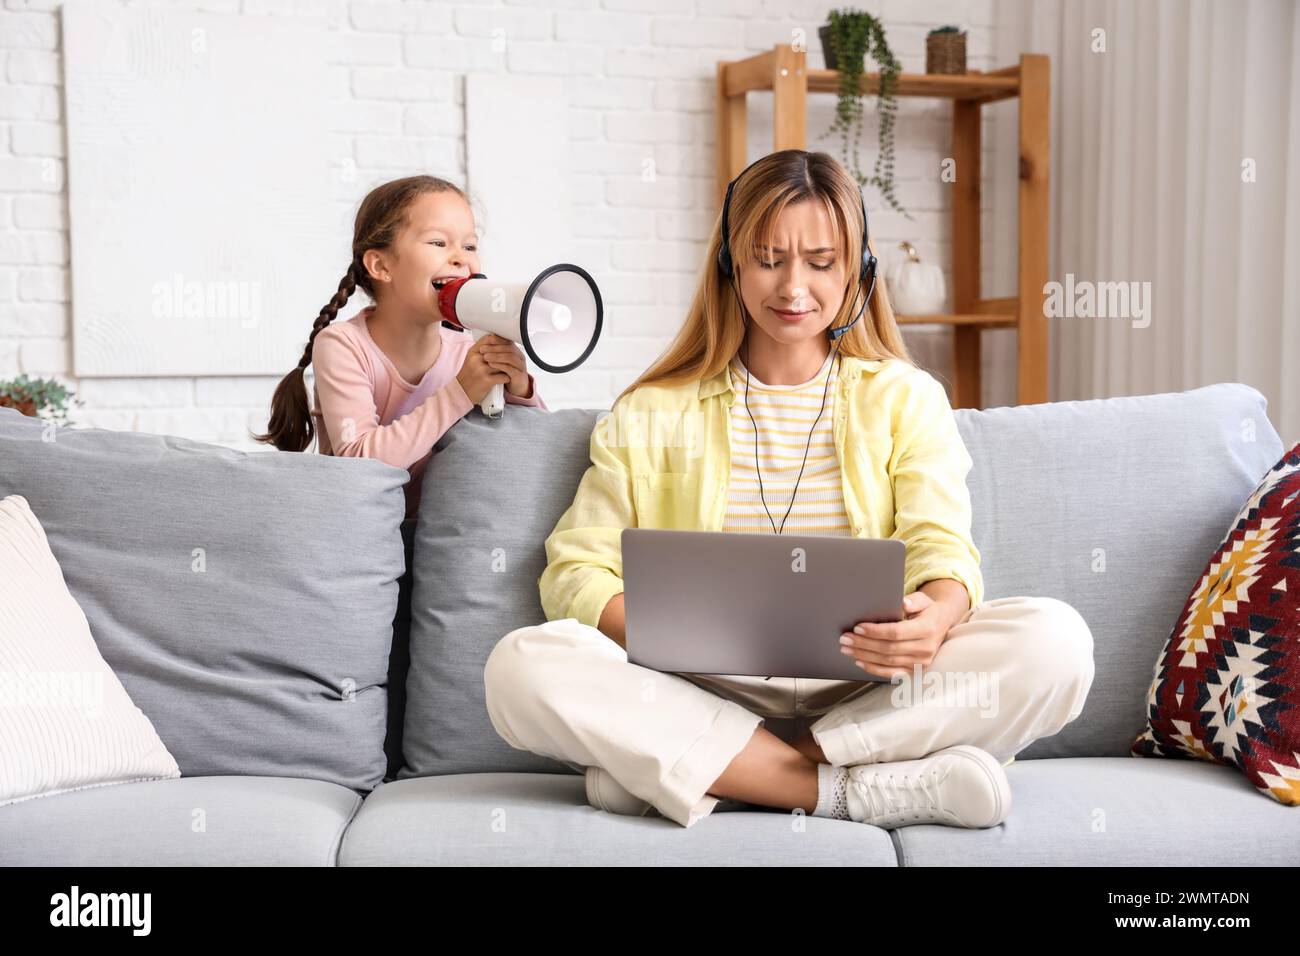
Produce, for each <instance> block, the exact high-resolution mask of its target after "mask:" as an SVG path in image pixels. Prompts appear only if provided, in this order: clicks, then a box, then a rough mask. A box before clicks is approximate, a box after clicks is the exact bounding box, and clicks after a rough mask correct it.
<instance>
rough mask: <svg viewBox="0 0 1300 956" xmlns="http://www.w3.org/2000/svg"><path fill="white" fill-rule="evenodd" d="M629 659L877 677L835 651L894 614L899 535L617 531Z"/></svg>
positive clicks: (668, 667)
mask: <svg viewBox="0 0 1300 956" xmlns="http://www.w3.org/2000/svg"><path fill="white" fill-rule="evenodd" d="M621 540H622V548H623V609H624V614H625V626H626V631H625V634H626V647H627V655H628V660H629V661H630V662H632V663H633V664H640V665H642V666H643V667H651V668H654V669H655V670H657V671H663V672H680V673H690V674H752V675H757V676H762V677H799V678H814V679H821V680H855V681H888V678H887V677H882V676H879V675H873V674H868V673H867V672H866V671H864V670H863V669H862V668H860V667H858V666H857V665H856V664H855V663H854V658H852V657H850V656H848V655H847V654H843V653H841V651H840V647H841V645H840V642H839V640H840V635H841V634H843V633H845V632H848V631H852V630H853V627H854V625H855V624H857V623H858V622H860V621H874V622H880V621H901V620H902V619H903V617H904V613H903V557H904V553H905V546H904V544H903V542H901V541H895V540H892V539H883V538H853V537H842V536H838V535H808V534H763V533H754V534H751V533H745V532H732V531H676V530H669V529H663V528H625V529H623V532H622V536H621Z"/></svg>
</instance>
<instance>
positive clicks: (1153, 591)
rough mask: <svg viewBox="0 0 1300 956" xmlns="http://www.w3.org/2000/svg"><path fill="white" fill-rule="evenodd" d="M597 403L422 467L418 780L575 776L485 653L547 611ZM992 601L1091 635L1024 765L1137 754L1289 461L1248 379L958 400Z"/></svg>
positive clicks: (511, 418) (472, 429)
mask: <svg viewBox="0 0 1300 956" xmlns="http://www.w3.org/2000/svg"><path fill="white" fill-rule="evenodd" d="M602 414H604V412H603V411H599V410H585V409H584V410H578V409H568V410H564V411H558V412H550V413H548V412H543V411H540V410H534V409H517V408H512V409H510V410H509V411H508V412H507V414H505V415H504V416H502V418H500V419H497V420H488V419H486V418H484V417H483V416H482V415H480V414H477V413H475V412H471V413H470V414H469V415H467V416H466V417H465V418H464V419H462V420H461V421H460V422H459V423H458V424H457V425H456V427H455V428H454V429H452V430H451V431H450V432H448V433H447V435H446V436H444V439H443V440H442V442H440V445H439V454H437V455H435V456H434V457H433V459H432V460H431V461H430V463H429V466H428V469H427V471H426V473H425V479H424V488H423V497H422V500H421V512H420V521H419V525H418V527H417V530H416V549H415V574H414V576H415V581H414V589H413V595H414V597H413V601H412V621H411V674H410V677H409V678H408V683H407V692H408V700H407V711H406V723H405V741H404V755H405V760H406V767H405V769H404V770H403V771H402V773H401V775H402V776H404V777H405V776H414V775H421V774H439V773H465V772H489V771H507V770H525V771H549V772H567V771H568V768H567V767H566V766H565V765H563V764H560V763H558V762H556V761H554V760H551V759H549V758H545V757H540V756H536V755H534V754H531V753H526V752H522V751H516V750H513V749H512V748H510V747H509V745H508V744H506V743H505V742H504V741H502V740H501V738H500V737H499V736H498V735H497V734H496V732H495V731H494V730H493V729H492V726H491V724H490V722H489V721H488V718H487V714H486V711H485V709H484V703H483V682H482V678H483V664H484V662H485V660H486V659H487V655H488V653H489V652H490V651H491V649H492V647H493V646H494V645H495V643H496V641H498V640H499V639H500V638H501V637H502V636H504V635H505V634H506V633H508V632H509V631H511V630H514V629H515V628H518V627H522V626H524V625H528V624H536V623H540V622H542V621H544V620H545V616H544V614H543V612H542V608H541V604H540V599H539V596H538V591H537V579H538V577H539V576H540V575H541V572H542V570H543V569H544V568H545V566H546V555H545V549H544V545H543V542H544V541H545V539H546V537H547V536H548V535H549V534H550V532H551V530H552V529H553V528H554V526H555V523H556V522H557V521H558V520H559V517H560V515H561V514H562V513H563V512H564V510H565V509H566V508H567V507H568V506H569V504H570V503H571V502H572V500H573V495H574V492H575V491H576V489H577V486H578V482H579V480H580V479H581V477H582V474H583V472H584V471H585V470H586V468H587V466H588V464H589V459H588V442H589V438H590V435H591V432H592V429H593V427H594V426H595V424H596V421H597V420H598V418H599V416H600V415H602ZM956 417H957V421H958V425H959V428H960V431H961V434H962V436H963V439H964V440H965V442H966V444H967V448H968V450H969V451H970V453H971V457H972V459H973V461H974V467H973V469H972V471H971V474H970V476H969V477H968V479H967V484H968V486H969V488H970V491H971V497H972V508H973V515H974V527H973V534H974V538H975V543H976V546H977V547H978V548H979V549H980V552H981V567H982V570H983V572H984V576H985V585H986V598H989V599H991V598H994V597H1002V596H1010V595H1016V594H1032V595H1041V596H1048V597H1056V598H1060V599H1062V600H1064V601H1067V602H1069V603H1070V604H1072V605H1073V606H1074V607H1075V608H1077V609H1078V610H1079V611H1080V613H1081V614H1082V615H1083V616H1084V618H1085V619H1086V620H1087V621H1088V623H1089V624H1090V625H1091V627H1092V631H1093V638H1094V645H1095V649H1094V653H1095V659H1096V677H1095V679H1094V682H1093V687H1092V690H1091V692H1090V695H1089V699H1088V703H1087V705H1086V707H1085V709H1084V711H1083V713H1082V714H1081V715H1080V717H1079V718H1078V719H1077V720H1075V721H1074V722H1073V723H1071V724H1070V725H1068V726H1067V727H1066V728H1065V729H1064V730H1063V731H1062V732H1061V733H1059V734H1057V735H1056V736H1054V737H1050V738H1044V739H1042V740H1039V741H1037V742H1035V743H1034V744H1032V745H1030V746H1029V747H1028V748H1026V749H1025V750H1024V751H1022V752H1021V754H1020V756H1021V757H1022V758H1030V757H1048V756H1102V755H1106V756H1122V755H1125V754H1127V752H1128V745H1129V743H1131V741H1132V739H1133V738H1134V736H1136V734H1137V733H1138V731H1139V730H1140V729H1141V727H1142V726H1143V722H1144V718H1143V705H1144V701H1145V695H1146V691H1147V687H1148V685H1149V683H1150V681H1151V678H1152V675H1153V673H1154V668H1155V662H1156V658H1157V656H1158V654H1159V652H1160V648H1161V646H1162V643H1163V641H1164V639H1165V638H1166V637H1167V636H1168V634H1169V632H1170V630H1171V628H1172V627H1173V626H1174V623H1175V621H1176V620H1177V617H1178V612H1179V610H1180V609H1181V607H1182V605H1183V603H1184V601H1185V600H1186V599H1187V597H1188V595H1189V593H1190V591H1191V589H1192V586H1193V585H1194V583H1195V581H1196V579H1197V577H1198V575H1199V574H1200V572H1201V571H1202V569H1203V567H1204V565H1205V562H1206V561H1207V559H1208V558H1209V556H1210V554H1211V552H1212V551H1213V550H1214V548H1215V547H1216V546H1217V545H1218V543H1219V542H1220V541H1221V539H1222V538H1223V536H1224V535H1225V534H1226V533H1227V531H1228V527H1229V524H1230V523H1231V521H1232V518H1233V516H1234V515H1235V514H1236V511H1237V509H1238V508H1239V507H1240V506H1241V504H1242V502H1243V501H1244V500H1245V499H1246V497H1247V496H1248V495H1249V494H1250V492H1251V491H1252V490H1253V489H1254V487H1255V485H1256V484H1257V483H1258V481H1259V479H1260V478H1261V477H1262V476H1263V474H1264V473H1265V472H1266V471H1267V470H1268V468H1269V467H1270V466H1271V465H1272V464H1273V462H1274V461H1276V459H1277V458H1278V457H1279V456H1280V454H1281V451H1282V449H1281V442H1280V440H1279V438H1278V436H1277V433H1276V431H1275V430H1274V429H1273V426H1272V425H1271V424H1270V423H1269V421H1268V418H1267V415H1266V402H1265V399H1264V397H1263V396H1262V395H1261V394H1260V393H1259V392H1258V391H1256V390H1255V389H1253V388H1251V387H1250V386H1246V385H1239V384H1223V385H1213V386H1208V387H1206V388H1198V389H1194V390H1191V391H1187V392H1182V393H1167V394H1160V395H1148V396H1138V397H1132V398H1112V399H1103V400H1096V401H1077V402H1058V403H1051V404H1043V405H1027V406H1016V407H1008V408H994V409H989V410H984V411H978V410H972V409H959V410H957V412H956Z"/></svg>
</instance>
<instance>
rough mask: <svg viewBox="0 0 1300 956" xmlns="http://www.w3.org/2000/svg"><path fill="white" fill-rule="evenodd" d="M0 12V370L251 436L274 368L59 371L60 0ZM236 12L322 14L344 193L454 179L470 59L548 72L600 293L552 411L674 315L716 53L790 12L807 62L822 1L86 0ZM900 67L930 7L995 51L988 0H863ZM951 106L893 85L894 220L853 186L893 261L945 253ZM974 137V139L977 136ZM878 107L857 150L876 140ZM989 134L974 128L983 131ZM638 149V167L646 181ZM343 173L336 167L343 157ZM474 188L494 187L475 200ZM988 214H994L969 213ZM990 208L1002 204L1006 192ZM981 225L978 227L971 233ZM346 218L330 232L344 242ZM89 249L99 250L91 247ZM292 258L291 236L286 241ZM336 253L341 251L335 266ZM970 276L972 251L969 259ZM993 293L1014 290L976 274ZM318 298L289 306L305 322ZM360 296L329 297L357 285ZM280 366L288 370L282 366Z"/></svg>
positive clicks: (551, 386)
mask: <svg viewBox="0 0 1300 956" xmlns="http://www.w3.org/2000/svg"><path fill="white" fill-rule="evenodd" d="M2 2H3V9H2V10H0V379H3V378H10V377H12V376H14V375H16V374H18V373H20V372H26V373H29V374H31V375H36V376H57V377H60V378H62V379H63V380H64V381H67V382H68V384H69V385H70V386H71V387H72V388H73V389H74V391H75V392H76V393H77V394H78V395H79V397H81V398H82V399H83V400H84V401H85V406H84V407H83V408H81V409H79V410H78V412H77V414H76V417H75V420H76V421H77V422H79V423H83V424H87V425H93V426H98V427H106V428H115V429H139V430H146V431H154V432H163V433H168V434H175V435H183V436H186V437H190V438H195V439H199V440H206V441H214V442H220V443H224V444H229V445H233V446H236V447H241V448H245V449H257V448H260V447H261V446H257V445H254V444H253V443H252V442H251V441H249V440H248V438H247V430H248V429H250V428H252V429H256V430H261V429H262V428H264V427H265V423H266V417H267V409H268V402H269V399H270V394H271V391H272V389H273V388H274V386H275V383H276V381H277V379H276V378H273V377H266V378H262V377H255V378H229V377H208V378H160V379H118V380H111V379H110V380H105V379H86V380H80V381H78V380H76V379H73V378H70V377H68V373H69V371H70V366H69V361H70V351H71V348H70V346H71V343H70V339H69V301H68V300H69V293H68V289H69V281H68V236H67V221H68V220H67V216H68V212H67V198H66V190H65V184H64V138H65V137H64V129H63V122H62V121H63V112H62V104H61V94H62V91H61V88H60V87H61V82H62V80H61V77H62V64H61V62H60V30H59V15H60V14H59V8H60V7H61V5H62V2H61V0H2ZM103 2H105V3H109V2H119V3H122V4H123V5H124V6H137V7H139V6H170V7H180V8H183V9H188V10H203V11H209V12H215V13H222V14H228V15H231V16H239V15H241V14H263V15H307V16H318V17H322V18H324V20H325V22H326V23H327V24H328V25H329V27H330V29H331V31H332V34H333V36H334V38H335V41H336V42H335V43H334V45H333V47H332V49H331V50H330V53H329V60H330V63H331V64H332V69H333V71H334V72H333V75H332V78H331V82H330V87H329V90H328V94H329V96H330V98H331V101H332V109H331V115H332V121H331V123H332V125H331V133H332V134H333V139H332V141H333V143H334V144H335V148H336V149H337V150H338V156H337V160H336V167H337V168H338V169H339V170H340V175H339V176H338V177H336V181H335V183H334V190H335V192H334V195H333V196H332V197H327V198H334V199H341V200H344V201H346V202H348V203H350V204H351V205H352V206H353V207H355V204H356V203H357V202H359V201H360V199H361V197H362V195H364V193H365V191H366V190H367V189H369V188H370V187H371V186H372V185H374V184H376V183H378V182H381V181H383V180H386V179H390V178H393V177H396V176H401V175H407V174H410V173H413V172H433V173H435V174H441V175H445V176H448V177H450V178H453V179H457V180H463V177H464V164H465V160H464V147H463V141H462V140H463V133H464V119H463V116H462V113H461V105H462V104H463V102H464V87H463V83H462V82H461V76H462V75H463V74H464V73H465V72H467V71H505V72H507V73H509V74H512V75H518V76H519V80H520V82H521V83H526V82H527V78H528V76H529V75H548V76H556V75H558V76H562V77H564V78H565V80H566V88H567V90H568V93H569V96H570V99H571V104H572V115H571V132H572V137H573V139H574V140H575V149H574V150H573V157H572V163H571V168H569V169H568V170H567V173H566V172H565V171H563V170H561V171H560V172H561V174H567V175H568V176H569V177H570V186H571V188H572V190H573V192H574V194H575V196H576V197H577V198H576V200H575V201H576V202H578V203H580V204H581V205H582V207H583V210H582V215H581V216H580V217H578V222H579V228H580V231H579V236H578V238H579V240H580V241H579V249H580V250H581V252H582V255H583V257H584V258H583V260H582V261H583V262H584V264H586V265H587V266H588V267H589V268H590V269H592V271H593V272H595V273H596V274H597V276H598V279H599V281H600V284H601V288H602V292H603V293H604V296H605V300H606V303H607V325H606V335H605V338H604V339H603V340H602V343H601V345H600V346H599V347H598V349H597V351H596V352H595V353H594V354H593V356H592V358H591V359H590V360H589V361H588V363H587V364H586V365H585V366H584V367H583V369H581V370H580V371H578V372H576V373H573V374H571V375H568V376H563V377H554V378H551V379H548V381H547V390H546V396H547V401H548V404H550V405H551V407H552V408H559V407H564V406H582V407H590V408H595V407H608V404H609V402H610V401H611V400H612V398H613V396H614V395H616V394H617V393H618V392H619V391H620V390H621V389H622V388H623V387H624V386H625V385H626V384H627V383H628V382H630V381H631V380H632V378H633V377H635V375H636V374H637V373H638V372H640V371H641V370H643V369H644V368H645V367H646V366H647V365H648V364H649V363H650V362H651V361H652V360H653V359H654V358H655V356H656V355H657V354H658V353H659V351H660V350H661V349H662V348H663V346H664V345H665V344H667V342H668V340H669V339H670V338H671V336H672V333H673V332H674V331H675V329H676V328H677V326H678V325H679V323H680V320H681V313H682V311H683V308H684V306H685V304H686V303H687V302H688V300H689V298H690V295H691V291H692V289H693V286H694V283H695V280H696V276H697V273H698V269H699V267H700V266H701V260H702V250H703V248H704V240H705V239H706V237H707V235H708V230H709V229H710V227H711V226H712V223H713V218H714V215H715V213H714V210H713V206H712V203H713V164H714V149H713V147H714V132H713V81H714V73H715V64H716V62H717V61H718V60H719V59H739V58H742V57H744V56H747V55H749V54H751V53H755V52H759V51H761V50H765V49H770V48H771V46H772V45H773V44H775V43H778V42H783V41H788V40H789V38H790V36H791V31H793V30H794V29H796V28H803V29H804V30H805V31H806V35H807V38H808V44H809V59H810V62H812V63H815V64H816V65H818V66H820V65H821V50H820V45H819V43H818V40H817V32H816V31H817V27H818V26H819V25H820V24H821V23H822V22H824V20H825V16H826V13H827V11H828V10H829V9H830V8H831V7H832V6H836V4H832V3H824V2H811V3H809V2H802V0H509V2H505V3H498V2H491V0H481V2H454V3H441V2H423V0H409V2H398V0H175V2H163V0H103ZM865 6H866V8H867V9H871V10H873V11H875V12H877V13H880V14H882V15H883V17H884V19H885V22H886V25H887V28H888V30H889V36H890V39H891V45H892V46H893V49H894V51H895V53H896V54H897V55H898V56H899V57H900V59H901V60H902V63H903V68H904V69H905V70H907V71H912V72H920V71H922V70H923V69H924V61H925V34H926V32H927V31H928V30H929V29H931V28H932V27H934V26H937V25H940V24H942V23H947V22H952V23H957V24H959V25H961V26H963V27H964V28H966V29H967V30H968V34H969V36H968V41H967V42H968V56H969V62H970V65H971V67H972V68H975V69H990V68H993V67H996V66H1003V65H1006V64H1001V63H996V64H995V63H993V62H992V61H991V59H990V57H989V52H990V51H991V50H992V49H993V42H992V29H993V25H992V18H993V8H994V0H971V2H957V0H872V2H868V3H866V4H865ZM832 109H833V98H832V97H830V96H815V97H814V98H813V100H812V101H811V102H810V107H809V126H808V128H809V136H810V138H809V145H810V147H811V148H822V149H826V150H828V151H829V152H831V153H833V154H835V155H838V147H839V144H838V142H836V141H826V140H820V139H818V138H817V136H818V134H820V133H821V132H822V131H823V130H824V129H826V127H827V126H829V125H830V123H831V120H832V118H833V113H832ZM947 109H948V108H947V104H946V103H939V102H929V101H917V100H906V99H905V100H902V101H900V109H899V114H898V123H897V126H896V147H897V160H896V166H895V169H896V175H897V177H898V180H899V183H898V190H897V191H898V194H899V196H900V198H901V199H902V201H903V202H904V204H905V205H907V207H908V208H909V210H910V211H912V213H913V215H914V216H915V217H916V218H915V220H914V221H907V220H905V219H903V217H902V216H900V215H898V214H897V213H894V212H891V211H888V210H887V209H886V208H885V207H884V206H883V204H882V202H881V201H880V199H879V197H878V196H875V195H874V193H869V194H868V204H869V205H870V207H871V209H872V224H873V226H874V229H873V236H874V240H875V243H876V247H877V250H878V251H879V252H880V253H881V254H882V258H884V259H885V260H886V261H889V260H890V259H891V258H892V257H893V255H894V253H895V250H896V247H897V243H898V241H899V240H901V239H904V238H907V239H911V240H913V241H917V242H919V243H921V244H922V251H923V253H924V254H926V255H928V256H929V257H930V258H932V259H936V260H937V261H939V262H941V263H942V264H944V265H945V267H946V265H947V257H948V248H949V245H948V244H949V226H948V217H947V208H948V207H947V196H946V192H945V188H944V187H943V186H942V185H941V184H940V183H939V182H938V179H937V172H938V164H939V161H940V159H941V158H942V157H943V156H945V155H947V154H948V149H949V146H948V143H949V137H948V123H947V116H948V113H947ZM991 140H992V136H991V135H987V134H986V136H985V143H986V144H988V143H990V142H991ZM875 142H876V128H875V125H874V113H871V112H869V114H868V122H867V124H866V127H865V129H864V131H863V137H862V144H863V156H862V159H861V164H862V166H863V168H864V169H867V170H868V171H869V170H870V168H871V164H872V163H873V162H874V157H875ZM770 148H771V97H770V95H762V94H751V96H750V155H751V158H752V157H754V156H757V155H759V154H760V153H762V152H765V151H767V150H769V149H770ZM987 149H988V146H987V145H986V150H987ZM648 163H653V168H654V171H655V179H654V181H653V182H645V181H644V180H643V176H642V173H643V170H645V169H646V167H647V164H648ZM344 171H346V175H344V174H343V173H344ZM479 198H480V199H481V200H482V201H483V202H484V203H486V204H488V205H489V206H490V203H491V197H490V196H485V197H479ZM986 212H991V210H987V209H986ZM1005 214H1006V215H1012V216H1014V210H1007V211H1006V212H1005ZM988 230H989V227H987V226H986V231H988ZM348 238H349V237H340V244H341V245H343V244H345V243H346V241H347V239H348ZM106 254H113V253H112V252H111V251H109V252H108V253H106ZM285 254H286V255H292V250H286V252H285ZM345 265H346V263H344V262H340V263H339V274H340V275H341V274H342V271H343V268H344V267H345ZM986 273H987V269H986ZM984 291H985V294H987V295H1005V294H1009V292H1010V291H1011V290H1010V289H997V288H990V287H989V286H988V283H987V276H986V284H985V290H984ZM332 292H333V289H328V288H323V289H321V291H320V302H319V303H317V302H312V303H309V304H307V305H306V306H305V307H304V310H303V315H302V329H303V336H304V339H305V337H306V335H307V333H308V332H309V330H310V327H311V322H312V319H313V318H314V315H315V312H316V310H317V309H318V308H319V306H320V305H321V304H323V303H324V302H325V301H326V300H327V299H328V297H329V295H330V294H331V293H332ZM364 301H365V300H364V296H357V297H356V298H354V300H353V302H352V303H350V304H349V306H348V307H347V308H346V309H345V310H344V315H350V314H352V312H353V311H354V310H355V308H357V307H360V305H361V304H363V303H364ZM908 337H909V342H910V343H911V344H912V345H913V346H914V349H915V351H916V353H917V356H918V358H920V359H921V360H922V361H923V362H924V363H925V364H927V365H928V366H929V367H931V368H933V369H934V370H935V371H936V372H938V373H940V374H946V368H947V366H946V362H947V349H946V343H945V341H944V339H943V337H942V336H935V335H932V334H927V333H925V332H922V331H912V332H909V333H908ZM285 371H288V369H287V368H286V370H285Z"/></svg>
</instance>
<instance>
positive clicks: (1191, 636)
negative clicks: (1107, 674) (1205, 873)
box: [1132, 445, 1300, 806]
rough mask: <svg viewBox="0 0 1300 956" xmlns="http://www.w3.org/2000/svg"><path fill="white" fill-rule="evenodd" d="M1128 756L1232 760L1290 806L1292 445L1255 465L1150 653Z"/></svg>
mask: <svg viewBox="0 0 1300 956" xmlns="http://www.w3.org/2000/svg"><path fill="white" fill-rule="evenodd" d="M1147 721H1148V724H1147V729H1146V730H1145V731H1143V732H1142V733H1141V734H1140V735H1138V737H1137V739H1136V740H1134V741H1133V747H1132V755H1133V756H1136V757H1152V756H1158V757H1183V758H1187V759H1199V760H1209V761H1212V762H1214V763H1222V764H1231V765H1232V766H1234V767H1237V768H1239V769H1240V770H1241V771H1242V772H1243V773H1245V774H1246V776H1247V778H1249V780H1250V782H1251V783H1252V784H1254V785H1255V786H1256V787H1257V788H1259V789H1260V790H1261V791H1263V792H1264V793H1266V794H1268V795H1269V796H1270V797H1272V798H1273V799H1274V800H1277V801H1278V802H1279V803H1285V804H1290V805H1291V806H1296V805H1300V445H1296V446H1295V447H1294V448H1292V449H1291V450H1290V451H1289V452H1287V453H1286V454H1285V455H1283V456H1282V460H1281V461H1279V462H1278V463H1277V464H1276V465H1274V466H1273V468H1272V469H1271V470H1270V471H1269V473H1268V474H1267V475H1265V476H1264V480H1263V481H1262V482H1261V483H1260V485H1259V487H1258V488H1256V489H1255V491H1254V493H1253V494H1251V496H1250V498H1249V499H1248V500H1247V501H1246V504H1245V505H1244V506H1243V507H1242V509H1241V511H1240V512H1239V513H1238V515H1237V520H1236V522H1235V523H1234V524H1233V526H1232V530H1231V531H1229V532H1228V536H1227V538H1226V539H1224V541H1223V543H1222V544H1221V545H1220V546H1219V549H1218V551H1217V552H1215V554H1214V556H1213V557H1212V558H1211V559H1210V562H1209V564H1208V565H1207V566H1206V568H1205V572H1204V573H1203V574H1202V575H1201V578H1200V580H1199V581H1198V582H1197V584H1196V587H1195V588H1193V590H1192V594H1191V596H1190V597H1189V598H1188V599H1187V603H1186V605H1185V606H1184V608H1183V613H1182V614H1181V615H1180V617H1179V619H1178V623H1177V625H1175V627H1174V630H1173V633H1172V634H1170V635H1169V639H1168V641H1166V643H1165V648H1164V651H1163V653H1162V654H1161V655H1160V659H1159V660H1158V661H1157V662H1156V667H1155V677H1154V678H1153V679H1152V681H1151V689H1150V690H1149V691H1148V693H1147Z"/></svg>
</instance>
